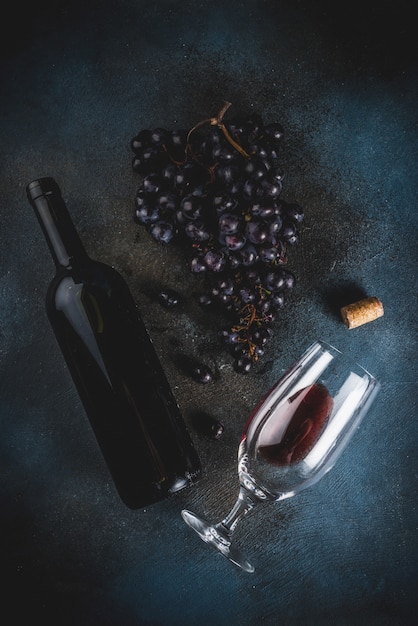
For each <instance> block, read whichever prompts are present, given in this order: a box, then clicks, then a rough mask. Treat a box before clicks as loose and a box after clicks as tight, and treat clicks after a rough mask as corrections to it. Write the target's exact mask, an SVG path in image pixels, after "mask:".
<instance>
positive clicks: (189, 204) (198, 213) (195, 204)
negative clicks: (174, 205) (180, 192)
mask: <svg viewBox="0 0 418 626" xmlns="http://www.w3.org/2000/svg"><path fill="white" fill-rule="evenodd" d="M180 206H181V210H182V213H183V215H184V217H185V218H186V219H189V220H201V219H202V218H203V217H204V205H203V202H202V200H201V198H200V197H199V196H194V195H189V196H185V197H184V198H183V200H182V201H181V205H180Z"/></svg>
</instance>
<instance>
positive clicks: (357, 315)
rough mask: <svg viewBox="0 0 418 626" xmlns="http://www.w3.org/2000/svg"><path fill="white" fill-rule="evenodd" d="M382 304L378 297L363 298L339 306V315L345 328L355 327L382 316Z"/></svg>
mask: <svg viewBox="0 0 418 626" xmlns="http://www.w3.org/2000/svg"><path fill="white" fill-rule="evenodd" d="M383 313H384V311H383V304H382V303H381V302H380V300H379V299H378V298H375V297H371V298H364V299H363V300H358V301H357V302H353V303H352V304H347V306H343V307H342V308H341V317H342V319H343V322H344V324H345V325H346V326H347V328H357V327H358V326H362V325H363V324H368V322H373V320H375V319H377V318H378V317H382V315H383Z"/></svg>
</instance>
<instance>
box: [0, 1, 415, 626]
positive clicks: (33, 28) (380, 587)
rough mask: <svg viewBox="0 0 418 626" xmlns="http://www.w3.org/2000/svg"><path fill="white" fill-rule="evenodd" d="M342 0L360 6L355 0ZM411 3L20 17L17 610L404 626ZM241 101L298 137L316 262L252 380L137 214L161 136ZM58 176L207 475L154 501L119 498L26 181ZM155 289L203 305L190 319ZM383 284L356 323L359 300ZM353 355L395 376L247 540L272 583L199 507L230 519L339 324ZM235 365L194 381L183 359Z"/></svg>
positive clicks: (411, 233) (10, 71) (7, 514)
mask: <svg viewBox="0 0 418 626" xmlns="http://www.w3.org/2000/svg"><path fill="white" fill-rule="evenodd" d="M334 4H336V5H337V6H334ZM407 6H409V3H406V2H402V1H401V2H397V3H396V4H393V3H385V2H383V3H382V2H380V3H377V2H376V3H370V2H369V3H367V2H366V3H361V4H360V3H359V4H358V5H356V4H352V3H350V4H348V3H347V4H346V5H344V7H339V6H338V3H331V2H325V1H320V2H316V3H309V2H303V1H296V2H292V3H290V2H283V1H281V0H277V1H274V0H259V1H250V0H229V2H219V1H216V0H215V1H209V0H201V1H199V2H195V1H192V0H184V1H181V2H180V1H176V0H160V1H157V2H145V1H139V0H114V2H102V1H100V0H95V1H94V0H93V1H91V2H89V1H88V0H86V2H71V1H70V0H66V1H64V2H60V3H53V2H46V1H44V2H41V3H40V4H39V3H38V4H37V5H36V6H33V7H31V8H28V9H26V11H23V10H22V11H19V10H15V11H14V13H13V15H12V17H11V18H10V19H9V21H8V23H7V24H5V30H6V31H8V33H9V34H10V35H11V41H10V42H7V41H6V39H5V37H3V40H2V48H1V49H2V55H1V81H2V98H1V104H0V107H1V118H0V126H1V143H0V154H1V171H0V190H1V202H0V216H1V227H0V420H1V433H2V434H1V439H0V464H1V466H0V472H1V482H0V498H1V500H0V520H1V534H0V537H1V551H0V555H1V559H0V563H1V570H2V576H3V581H4V582H3V584H2V587H1V592H2V611H4V613H5V614H7V610H6V608H7V609H10V610H11V612H10V613H9V614H8V615H9V617H8V618H7V624H8V625H12V624H13V625H19V626H21V625H22V626H26V625H27V624H29V623H32V622H35V621H36V623H42V624H45V625H48V626H49V625H50V624H54V625H59V626H75V625H77V626H91V625H96V624H98V625H100V626H113V625H118V626H142V625H144V626H151V625H153V626H157V625H161V626H177V625H182V626H184V625H186V626H189V625H190V626H191V625H194V624H197V623H200V624H205V625H206V624H208V625H214V626H218V625H219V626H223V625H226V624H233V625H235V624H237V625H238V624H240V625H241V624H242V625H248V626H253V625H255V624H265V625H266V626H270V625H276V624H286V626H299V625H301V624H303V625H305V624H306V625H310V626H324V625H328V624H337V625H338V626H340V625H343V626H346V625H348V626H352V625H353V626H360V625H361V626H363V625H364V626H374V625H377V626H381V625H384V626H386V625H387V626H393V625H399V626H403V625H405V624H412V623H414V620H413V614H414V612H416V610H417V608H418V606H417V605H418V600H417V598H418V584H417V583H418V576H417V574H418V571H417V570H418V542H417V512H416V503H417V499H418V494H417V474H418V467H417V454H416V446H417V438H418V428H417V413H416V404H415V403H416V386H417V359H416V354H417V350H416V349H417V342H416V334H417V275H416V267H417V261H418V259H417V195H418V194H417V191H418V176H417V156H418V155H417V147H418V133H417V96H418V83H417V56H416V51H415V47H414V39H416V36H415V33H414V26H413V20H412V17H411V15H410V12H409V11H407V9H406V7H407ZM223 100H229V101H231V102H232V103H233V106H232V109H231V110H232V111H233V112H234V113H236V114H241V113H242V114H245V113H249V112H259V113H261V114H262V115H263V117H264V118H265V120H266V121H280V122H281V123H282V124H283V125H284V127H285V131H286V139H285V147H284V153H283V159H284V163H285V166H286V180H285V186H284V191H283V196H284V197H285V198H286V199H289V200H292V201H293V200H294V201H298V202H299V203H300V204H302V205H303V206H304V208H305V212H306V218H305V221H304V225H303V229H302V235H301V241H300V244H299V246H297V247H296V248H295V249H294V250H292V253H291V255H290V258H289V266H290V268H291V269H293V270H294V271H295V273H296V276H297V278H298V282H297V286H296V287H295V289H294V291H293V292H292V296H291V297H290V298H289V301H288V304H287V306H286V307H285V309H284V310H283V313H282V314H281V316H280V319H278V320H277V322H276V329H275V336H274V339H273V341H272V343H271V344H269V348H268V351H267V354H266V356H265V357H264V359H263V361H262V362H260V364H259V366H258V367H257V368H256V369H254V370H253V371H252V372H251V373H250V374H249V375H248V376H242V375H239V374H236V373H235V372H234V371H233V368H232V363H231V361H230V358H229V356H228V355H226V354H224V353H223V352H222V351H221V350H220V348H219V344H218V339H217V330H218V329H219V323H220V321H219V320H217V319H214V318H213V317H211V316H210V315H209V314H207V313H204V312H202V311H201V310H200V309H199V307H198V306H197V304H196V300H195V298H194V295H195V294H196V293H198V292H199V289H200V287H201V285H200V283H199V281H197V280H196V279H195V277H193V276H192V275H191V274H190V272H189V271H188V269H187V266H186V264H185V261H184V258H183V256H182V254H181V251H179V250H177V249H174V248H171V247H169V248H164V249H162V248H159V247H158V246H156V245H155V243H154V242H152V241H151V240H150V237H149V235H148V234H147V233H146V232H145V231H144V230H142V229H140V228H139V227H138V226H136V225H135V224H134V222H133V218H132V207H133V198H134V195H135V191H136V187H137V185H138V179H137V177H136V176H135V174H134V173H133V172H132V170H131V165H130V163H131V152H130V147H129V141H130V139H131V137H132V136H133V135H134V134H135V133H136V132H137V131H138V130H140V129H141V128H145V127H156V126H166V127H169V128H173V127H191V126H192V125H194V124H195V123H196V122H198V121H199V120H200V119H202V118H205V117H208V116H210V115H212V114H214V113H216V112H217V110H218V109H219V105H220V103H221V102H222V101H223ZM40 176H53V177H54V178H55V179H56V180H57V182H58V184H59V185H60V186H61V188H62V191H63V194H64V196H65V198H66V201H67V204H68V206H69V208H70V211H71V213H72V215H73V218H74V221H75V223H76V225H77V227H78V229H79V232H80V235H81V237H82V239H83V241H84V243H85V245H86V247H87V249H88V251H89V253H90V254H91V256H93V257H95V258H97V259H100V260H103V261H106V262H108V263H111V264H113V265H114V266H115V267H116V268H117V269H118V270H119V271H120V272H121V273H122V274H123V275H124V277H125V278H126V280H127V281H128V283H129V285H130V287H131V289H132V292H133V294H134V296H135V298H136V300H137V302H138V304H139V306H140V307H141V310H142V312H143V316H144V320H145V322H146V324H147V326H148V328H149V331H150V334H151V335H152V337H153V340H154V343H155V346H156V349H157V351H158V353H159V355H160V357H161V359H162V362H163V364H164V368H165V370H166V372H167V376H168V377H169V380H170V382H171V383H172V386H173V390H174V392H175V395H176V397H177V399H178V401H179V404H180V406H181V407H182V410H183V413H184V416H185V419H186V421H187V422H188V424H189V425H191V423H192V416H193V413H194V412H195V411H197V410H204V411H207V412H210V413H212V414H213V415H215V416H216V417H218V418H220V419H222V420H223V422H224V424H225V433H224V435H223V437H222V439H221V440H220V441H209V440H207V439H204V438H203V437H201V436H200V435H198V434H197V433H195V432H193V431H192V435H193V438H194V441H195V443H196V446H197V448H198V450H199V453H200V456H201V459H202V462H203V466H204V476H203V478H202V479H201V481H200V482H199V484H197V485H195V486H194V487H192V488H191V489H189V490H187V491H184V492H181V493H179V494H178V495H177V496H175V497H173V498H172V499H170V500H167V501H164V502H161V503H159V504H156V505H153V506H151V507H148V508H146V509H145V510H139V511H135V512H133V511H130V510H128V509H127V508H126V507H125V506H124V505H123V504H122V503H121V502H120V500H119V499H118V497H117V494H116V492H115V490H114V487H113V485H112V483H111V481H110V480H109V476H108V472H107V469H106V467H105V466H104V463H103V460H102V458H101V456H100V453H99V451H98V448H97V445H96V442H95V440H94V437H93V435H92V432H91V429H90V426H89V424H88V421H87V418H86V416H85V414H84V412H83V410H82V408H81V405H80V401H79V399H78V396H77V394H76V392H75V389H74V387H73V384H72V381H71V379H70V376H69V374H68V371H67V369H66V368H65V366H64V364H63V360H62V357H61V354H60V353H59V351H58V348H57V345H56V342H55V339H54V337H53V336H52V331H51V329H50V327H49V324H48V321H47V319H46V315H45V311H44V304H43V301H44V295H45V291H46V288H47V285H48V283H49V280H50V279H51V278H52V275H53V272H54V268H53V264H52V260H51V259H50V256H49V253H48V250H47V246H46V243H45V241H44V240H43V238H42V234H41V232H40V229H39V227H38V225H37V223H36V219H35V217H34V215H33V213H32V210H31V209H30V207H29V205H28V202H27V199H26V194H25V187H26V185H27V184H28V183H29V182H30V181H31V180H33V179H34V178H37V177H40ZM150 282H153V283H154V284H161V285H164V286H169V287H175V288H176V289H177V290H178V291H180V293H181V294H182V295H183V297H184V305H183V307H182V308H181V309H180V310H179V311H178V312H176V313H173V312H171V311H166V310H164V309H163V308H162V307H161V306H160V305H159V304H157V303H156V302H155V301H153V300H152V299H150V298H149V297H148V296H147V292H146V289H145V286H146V285H147V284H149V283H150ZM364 295H369V296H377V297H379V298H380V299H381V300H382V302H383V304H384V308H385V315H384V317H382V318H380V319H379V320H376V321H374V322H372V323H370V324H367V325H365V326H362V327H360V328H358V329H355V330H348V329H347V328H345V326H344V325H343V323H342V321H341V318H340V316H339V307H340V306H341V305H342V304H346V303H348V302H350V301H353V300H355V299H359V298H360V297H362V296H364ZM316 338H323V339H325V340H327V341H329V342H330V343H333V344H334V345H337V346H338V347H339V348H340V349H342V350H346V351H350V352H351V353H352V354H353V356H354V357H355V358H356V359H357V360H358V361H360V362H362V364H363V365H364V366H365V367H366V368H368V369H369V370H371V371H372V372H373V373H374V374H375V375H376V376H377V377H378V378H379V379H380V380H381V383H382V391H381V394H380V396H379V397H378V400H377V401H376V404H375V406H374V407H373V409H372V411H371V412H370V413H369V415H368V416H367V418H366V420H365V422H364V423H363V425H362V427H361V429H360V430H359V431H358V432H357V433H356V435H355V437H354V439H353V441H352V442H351V444H350V447H349V448H348V449H347V450H346V451H345V453H344V454H343V456H342V457H341V459H340V461H339V463H338V465H336V467H335V468H334V470H333V471H332V472H331V473H330V474H328V475H327V476H326V477H325V478H324V479H323V480H322V481H321V482H320V483H318V484H317V485H315V486H314V487H313V488H312V489H311V490H307V491H306V492H304V493H302V494H300V495H299V496H298V497H297V498H294V499H290V500H286V501H285V502H283V503H281V504H279V503H277V504H274V505H269V506H266V507H265V508H264V510H263V509H260V510H259V511H258V512H257V511H255V512H253V513H252V514H251V515H250V516H249V517H248V518H246V519H245V520H244V521H243V522H242V523H241V526H240V527H239V528H238V530H237V541H239V542H240V543H241V544H242V546H243V547H244V548H245V550H246V552H247V553H248V556H249V558H250V559H252V561H253V562H254V564H255V566H256V571H255V573H254V574H245V573H243V572H241V571H239V570H238V569H236V568H234V567H233V566H232V565H231V564H230V563H228V562H227V561H226V560H225V559H223V558H222V557H221V556H218V555H217V554H215V553H214V552H212V551H210V550H209V548H207V547H206V546H204V545H203V544H202V543H201V542H200V540H199V539H198V538H197V537H196V536H194V535H193V533H192V532H191V531H190V530H189V529H188V528H187V527H186V526H185V525H184V523H183V521H182V520H181V517H180V511H181V509H182V508H184V507H187V508H191V509H192V510H195V511H197V512H200V513H203V514H204V515H206V516H209V517H211V518H212V517H213V518H214V519H215V518H219V517H220V516H221V515H223V514H224V513H225V512H226V511H227V510H228V509H229V507H230V506H231V505H232V503H233V501H234V499H235V496H236V493H237V478H236V455H237V446H238V443H239V440H240V433H241V429H242V427H243V425H244V423H245V420H246V418H247V416H248V415H249V413H250V412H251V410H252V408H253V407H254V405H255V404H256V403H257V402H258V400H259V399H260V398H261V396H262V395H264V393H265V392H266V391H267V390H268V389H269V387H270V386H271V384H272V383H273V382H274V381H275V380H276V379H277V378H278V377H279V375H280V374H281V373H282V372H283V371H284V369H285V368H286V367H287V366H288V365H290V363H291V362H292V361H293V359H294V358H295V357H297V356H298V354H299V353H300V352H301V351H303V350H304V349H305V348H306V347H307V345H309V344H310V343H311V342H312V341H313V340H314V339H316ZM179 351H180V352H181V351H183V352H188V353H190V354H195V355H199V356H200V357H202V358H204V360H205V361H206V362H207V363H208V364H210V365H211V366H212V367H214V368H215V369H216V370H217V371H218V373H219V379H218V380H217V381H216V382H215V383H214V384H212V385H208V386H203V387H202V386H200V385H198V384H196V383H194V382H193V381H190V380H189V379H188V378H187V377H186V376H185V375H184V373H183V372H181V371H180V370H179V369H178V368H177V367H176V360H175V354H176V353H177V352H179Z"/></svg>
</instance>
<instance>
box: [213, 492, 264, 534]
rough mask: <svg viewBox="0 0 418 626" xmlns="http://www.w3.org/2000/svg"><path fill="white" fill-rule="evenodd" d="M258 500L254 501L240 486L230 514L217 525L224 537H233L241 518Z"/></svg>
mask: <svg viewBox="0 0 418 626" xmlns="http://www.w3.org/2000/svg"><path fill="white" fill-rule="evenodd" d="M256 503H257V501H254V500H253V499H252V498H251V497H250V496H249V494H248V492H247V490H246V489H244V487H240V491H239V495H238V498H237V501H236V502H235V504H234V506H233V507H232V509H231V511H230V512H229V513H228V515H227V516H226V517H225V518H224V519H223V520H222V521H221V522H219V524H217V525H216V526H215V528H216V530H217V531H218V532H221V533H222V534H223V536H224V537H231V535H232V533H233V532H234V528H235V527H236V525H237V524H238V522H239V520H240V519H241V518H242V517H244V515H246V514H247V513H248V511H251V509H252V508H253V507H254V506H255V504H256Z"/></svg>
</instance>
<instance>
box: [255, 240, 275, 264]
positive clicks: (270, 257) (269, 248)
mask: <svg viewBox="0 0 418 626" xmlns="http://www.w3.org/2000/svg"><path fill="white" fill-rule="evenodd" d="M258 256H259V258H260V260H261V261H263V263H272V262H273V261H275V260H276V259H277V256H278V253H277V248H276V247H275V246H273V245H271V244H262V245H261V246H258Z"/></svg>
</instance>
